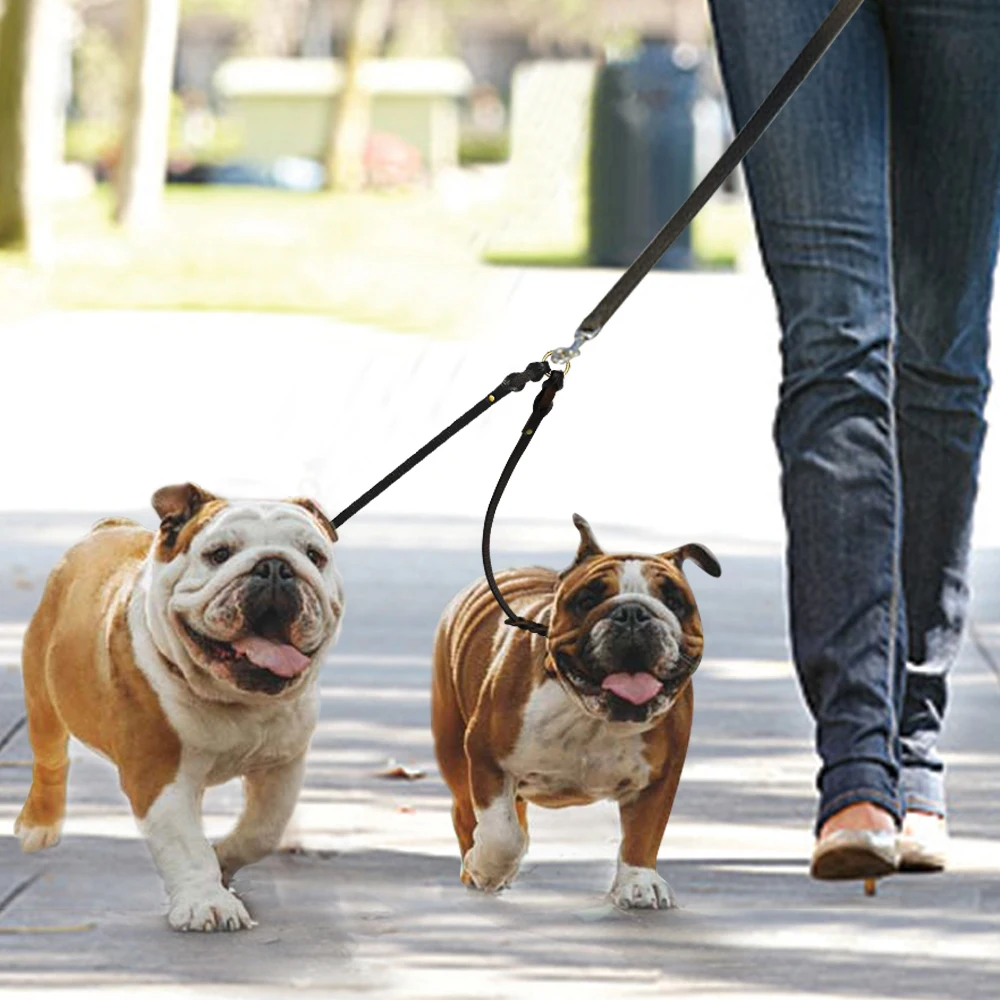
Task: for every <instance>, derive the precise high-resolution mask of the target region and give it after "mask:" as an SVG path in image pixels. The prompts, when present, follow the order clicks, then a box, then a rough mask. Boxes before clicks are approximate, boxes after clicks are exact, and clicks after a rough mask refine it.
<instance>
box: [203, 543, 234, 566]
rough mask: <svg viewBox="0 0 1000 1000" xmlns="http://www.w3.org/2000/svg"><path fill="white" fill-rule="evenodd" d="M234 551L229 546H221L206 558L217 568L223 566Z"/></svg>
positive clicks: (207, 553) (206, 555)
mask: <svg viewBox="0 0 1000 1000" xmlns="http://www.w3.org/2000/svg"><path fill="white" fill-rule="evenodd" d="M232 554H233V553H232V550H231V549H230V548H229V546H228V545H220V546H219V547H218V548H217V549H212V551H211V552H206V553H205V558H206V559H207V560H208V561H209V562H210V563H214V564H215V565H216V566H221V565H222V564H223V563H224V562H225V561H226V560H227V559H228V558H229V557H230V556H231V555H232Z"/></svg>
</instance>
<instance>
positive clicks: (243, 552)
mask: <svg viewBox="0 0 1000 1000" xmlns="http://www.w3.org/2000/svg"><path fill="white" fill-rule="evenodd" d="M165 489H166V490H168V491H170V490H173V491H178V490H179V491H181V492H180V494H175V495H172V496H171V497H169V498H167V499H166V500H165V499H164V498H163V497H162V496H161V495H162V494H163V493H164V491H163V490H161V491H160V492H159V493H158V494H157V495H156V497H154V506H155V507H156V508H157V511H158V512H159V513H160V515H161V527H160V531H159V533H158V534H157V538H156V542H155V543H154V558H153V559H152V560H151V562H150V587H149V598H148V601H149V611H150V614H149V616H148V617H149V619H150V621H151V623H152V626H153V632H154V639H156V641H157V643H158V645H160V647H161V651H162V652H164V653H165V654H166V655H168V657H169V658H170V659H171V662H172V663H174V664H175V665H176V666H178V667H179V668H180V669H181V671H182V672H183V673H184V675H185V678H186V679H187V681H188V683H189V684H190V685H191V686H192V687H193V688H194V689H195V690H196V691H198V692H199V693H201V694H202V695H203V696H205V697H208V698H216V699H219V698H223V699H225V698H226V697H227V696H229V695H232V694H234V693H237V692H238V693H239V695H240V696H241V697H240V698H238V699H237V700H247V698H251V699H252V698H253V696H257V697H258V698H259V697H261V696H264V697H275V696H278V695H283V694H285V693H287V692H291V691H293V690H296V689H298V688H299V687H301V686H302V685H303V684H304V683H305V682H306V680H307V678H309V677H310V676H312V675H314V674H315V672H316V669H318V666H319V663H320V661H321V659H322V657H323V654H324V653H325V651H326V649H327V648H328V647H329V646H330V644H331V643H332V642H333V641H334V639H335V638H336V636H337V632H338V631H339V628H340V620H341V615H342V611H343V597H342V589H341V581H340V577H339V575H338V574H337V572H336V570H335V568H334V564H333V543H334V541H335V539H336V532H335V531H334V530H333V528H332V526H331V525H330V524H329V522H328V521H327V520H326V518H325V516H324V515H323V513H322V511H321V510H320V509H319V508H318V507H317V506H316V505H315V504H313V503H312V502H311V501H306V500H291V501H263V500H245V501H224V500H219V499H218V498H216V497H213V496H211V495H210V494H206V493H205V492H204V491H202V490H199V489H198V488H197V487H193V486H190V484H189V485H188V486H185V487H167V488H165ZM191 491H196V492H195V493H192V492H191ZM158 498H159V499H160V501H161V502H160V503H157V499H158Z"/></svg>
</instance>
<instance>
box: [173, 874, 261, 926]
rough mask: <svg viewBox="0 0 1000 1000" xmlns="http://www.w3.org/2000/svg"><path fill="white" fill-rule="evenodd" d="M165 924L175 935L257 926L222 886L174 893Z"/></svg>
mask: <svg viewBox="0 0 1000 1000" xmlns="http://www.w3.org/2000/svg"><path fill="white" fill-rule="evenodd" d="M167 920H168V921H169V923H170V926H171V927H172V928H173V929H174V930H175V931H240V930H245V929H248V928H250V927H256V925H257V922H256V921H255V920H253V919H251V917H250V914H249V913H248V912H247V908H246V907H245V906H244V905H243V903H241V902H240V900H239V897H238V896H236V895H235V894H234V893H232V892H230V890H228V889H223V888H222V886H221V885H215V886H211V887H209V888H207V889H206V888H197V889H186V890H182V891H181V892H179V893H177V894H176V895H175V896H174V897H173V899H172V900H171V903H170V913H169V915H168V917H167Z"/></svg>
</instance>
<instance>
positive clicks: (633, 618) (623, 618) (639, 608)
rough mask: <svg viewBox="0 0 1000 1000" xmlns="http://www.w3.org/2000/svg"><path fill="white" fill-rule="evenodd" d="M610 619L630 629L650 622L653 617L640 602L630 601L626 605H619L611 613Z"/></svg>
mask: <svg viewBox="0 0 1000 1000" xmlns="http://www.w3.org/2000/svg"><path fill="white" fill-rule="evenodd" d="M610 617H611V620H612V621H613V622H615V623H616V624H618V625H628V626H629V627H630V628H635V627H636V626H638V625H642V624H643V623H644V622H648V621H649V619H650V618H651V617H652V616H651V615H650V613H649V612H648V611H647V610H646V608H645V607H644V606H643V605H641V604H640V603H639V602H638V601H628V602H626V603H625V604H619V605H618V606H617V607H616V608H615V609H614V610H613V611H612V612H611V616H610Z"/></svg>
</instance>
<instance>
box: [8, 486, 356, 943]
mask: <svg viewBox="0 0 1000 1000" xmlns="http://www.w3.org/2000/svg"><path fill="white" fill-rule="evenodd" d="M153 507H154V508H155V509H156V512H157V514H158V515H159V516H160V527H159V530H158V531H157V532H156V533H155V534H154V533H153V532H150V531H147V530H146V529H145V528H142V527H141V526H140V525H138V524H136V523H135V522H134V521H129V520H126V519H123V518H117V519H109V520H105V521H101V522H100V523H98V524H97V525H95V526H94V529H93V530H92V531H91V532H90V534H89V535H88V536H87V537H86V538H85V539H84V540H83V541H81V542H79V543H78V544H77V545H75V546H74V547H73V548H72V549H70V550H69V552H67V553H66V555H65V556H64V557H63V559H62V560H61V561H60V563H59V564H58V565H57V566H56V568H55V569H54V570H53V571H52V574H51V575H50V577H49V580H48V583H47V584H46V586H45V592H44V594H43V595H42V600H41V604H40V605H39V607H38V610H37V611H36V612H35V615H34V617H33V618H32V619H31V623H30V624H29V626H28V630H27V633H26V634H25V637H24V653H23V661H24V697H25V703H26V706H27V714H28V734H29V736H30V739H31V747H32V750H33V751H34V758H35V759H34V768H33V771H32V781H31V790H30V791H29V792H28V798H27V801H26V802H25V803H24V808H23V809H22V810H21V814H20V816H18V818H17V822H16V824H15V827H14V829H15V832H16V833H17V835H18V837H19V838H20V841H21V847H22V848H23V849H24V850H25V851H37V850H40V849H41V848H44V847H51V846H53V845H54V844H56V843H58V841H59V836H60V832H61V829H62V822H63V815H64V813H65V808H66V776H67V770H68V767H69V758H68V756H67V752H66V749H67V748H66V745H67V742H68V740H69V736H70V734H71V733H72V734H73V735H74V736H76V737H77V738H78V739H80V740H82V741H83V742H84V743H86V744H87V745H88V746H90V747H92V748H93V749H94V750H96V751H98V752H99V753H101V754H102V755H103V756H105V757H107V758H108V759H109V760H111V762H112V763H113V764H115V766H116V767H117V768H118V774H119V778H120V781H121V786H122V789H123V790H124V792H125V794H126V796H127V797H128V800H129V803H130V804H131V806H132V811H133V813H134V814H135V817H136V819H137V821H138V824H139V828H140V829H141V831H142V833H143V835H144V836H145V838H146V842H147V844H148V846H149V850H150V853H151V854H152V856H153V861H154V862H155V864H156V867H157V868H158V870H159V872H160V875H161V877H162V878H163V881H164V883H165V885H166V889H167V893H168V895H169V897H170V911H169V918H168V919H169V922H170V925H171V927H174V928H176V929H177V930H198V931H211V930H238V929H240V928H243V927H250V926H251V925H252V921H251V919H250V915H249V914H248V913H247V910H246V908H245V907H244V905H243V903H242V902H241V901H240V900H239V899H238V898H237V897H236V895H234V894H233V893H232V892H230V891H229V889H228V888H226V885H225V884H224V883H225V882H228V878H229V876H231V875H232V873H233V872H235V871H236V870H237V869H238V868H240V867H242V866H243V865H247V864H251V863H252V862H254V861H257V860H259V859H260V858H262V857H264V856H265V855H266V854H268V853H269V852H270V851H272V850H273V849H274V848H275V847H276V846H277V844H278V841H279V839H280V837H281V834H282V831H283V830H284V828H285V825H286V824H287V822H288V819H289V817H290V816H291V814H292V809H293V808H294V806H295V802H296V799H297V798H298V793H299V788H300V787H301V784H302V774H303V769H304V766H305V757H306V750H307V748H308V746H309V740H310V737H311V736H312V732H313V729H314V728H315V726H316V718H317V707H318V692H317V690H316V683H315V682H316V677H317V675H318V673H319V669H320V665H321V663H322V660H323V657H324V655H325V653H326V651H327V650H328V649H329V648H330V645H331V644H332V643H333V642H334V640H335V639H336V637H337V633H338V631H339V628H340V620H341V614H342V611H343V596H342V593H341V583H340V577H339V575H338V574H337V571H336V569H335V568H334V564H333V543H334V541H335V540H336V537H337V536H336V532H335V531H334V529H333V526H332V525H331V524H330V522H329V521H328V520H327V519H326V517H325V516H324V514H323V513H322V511H321V510H320V509H319V508H318V507H317V506H316V505H315V504H314V503H313V502H312V501H311V500H288V501H265V500H242V501H227V500H222V499H220V498H219V497H216V496H213V495H212V494H210V493H206V492H205V491H204V490H201V489H199V488H198V487H197V486H194V485H192V484H190V483H188V484H185V485H183V486H167V487H164V488H163V489H162V490H159V491H158V492H157V493H156V495H155V496H154V497H153ZM239 776H242V777H243V782H244V790H245V797H246V801H245V805H244V809H243V815H242V816H241V817H240V819H239V822H238V823H237V824H236V827H235V829H233V831H232V832H231V833H230V834H229V835H228V836H227V837H226V838H224V839H223V840H222V841H221V842H220V843H218V844H216V845H215V847H214V849H213V847H212V845H210V844H209V843H208V841H207V840H206V839H205V835H204V833H203V832H202V827H201V800H202V794H203V792H204V790H205V788H206V787H207V786H209V785H217V784H220V783H222V782H224V781H229V780H230V779H231V778H235V777H239ZM108 874H109V876H110V877H113V873H110V872H109V873H108Z"/></svg>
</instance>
